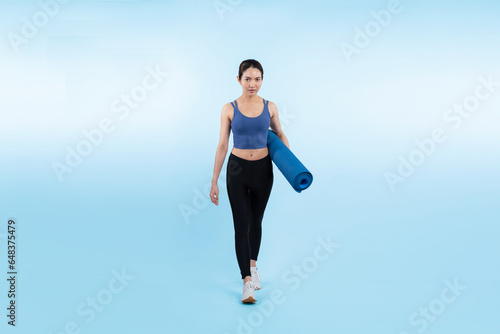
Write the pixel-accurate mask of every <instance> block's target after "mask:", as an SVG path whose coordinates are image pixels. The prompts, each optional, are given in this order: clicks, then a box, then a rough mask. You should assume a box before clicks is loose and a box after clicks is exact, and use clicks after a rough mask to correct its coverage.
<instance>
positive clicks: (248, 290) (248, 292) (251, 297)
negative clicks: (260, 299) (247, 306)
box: [241, 281, 257, 303]
mask: <svg viewBox="0 0 500 334" xmlns="http://www.w3.org/2000/svg"><path fill="white" fill-rule="evenodd" d="M256 301H257V299H255V286H254V285H253V283H252V281H248V282H246V283H245V284H244V285H243V296H242V297H241V302H242V303H255V302H256Z"/></svg>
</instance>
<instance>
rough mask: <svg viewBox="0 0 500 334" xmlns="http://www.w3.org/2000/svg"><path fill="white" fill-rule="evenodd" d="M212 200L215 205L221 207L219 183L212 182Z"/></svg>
mask: <svg viewBox="0 0 500 334" xmlns="http://www.w3.org/2000/svg"><path fill="white" fill-rule="evenodd" d="M210 200H211V201H212V203H214V204H215V205H219V187H217V183H213V182H212V188H211V189H210Z"/></svg>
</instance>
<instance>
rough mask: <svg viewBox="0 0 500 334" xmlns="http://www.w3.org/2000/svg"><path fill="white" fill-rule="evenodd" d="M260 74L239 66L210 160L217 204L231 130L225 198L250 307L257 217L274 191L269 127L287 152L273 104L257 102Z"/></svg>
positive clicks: (254, 66)
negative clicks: (237, 89)
mask: <svg viewBox="0 0 500 334" xmlns="http://www.w3.org/2000/svg"><path fill="white" fill-rule="evenodd" d="M263 78H264V70H263V69H262V66H261V64H260V63H259V62H258V61H256V60H254V59H247V60H245V61H243V62H242V63H241V64H240V68H239V73H238V76H237V79H238V82H239V84H240V85H241V88H242V89H243V92H242V94H241V96H240V97H239V98H237V99H236V100H234V101H233V102H231V103H227V104H226V105H224V107H223V108H222V116H221V129H220V139H219V145H218V146H217V153H216V155H215V166H214V175H213V179H212V188H211V189H210V199H211V201H212V202H213V203H214V204H215V205H219V188H218V187H217V180H218V178H219V174H220V171H221V169H222V165H223V164H224V159H225V157H226V154H227V148H228V141H229V134H230V132H231V129H232V130H233V149H232V150H231V154H230V155H229V159H228V162H227V174H226V184H227V194H228V196H229V202H230V204H231V211H232V213H233V223H234V232H235V248H236V258H237V260H238V265H239V267H240V273H241V278H242V279H243V296H242V298H241V301H242V302H243V303H254V302H256V301H257V300H256V299H255V292H254V290H255V289H257V290H258V289H260V287H261V284H260V276H259V273H258V271H257V256H258V254H259V248H260V241H261V235H262V218H263V217H264V210H265V208H266V205H267V201H268V199H269V195H270V194H271V188H272V186H273V178H274V176H273V165H272V160H271V157H270V156H269V151H268V148H267V134H268V131H269V126H271V129H272V130H273V131H274V132H275V133H276V134H277V136H278V137H279V138H280V139H281V140H282V141H283V143H284V144H285V145H286V146H287V147H288V148H290V146H289V144H288V140H287V138H286V137H285V134H284V133H283V131H282V130H281V125H280V122H279V118H278V109H277V107H276V105H275V104H274V103H273V102H270V101H266V100H264V99H263V98H261V97H259V96H258V95H257V93H258V92H259V89H260V86H261V84H262V80H263Z"/></svg>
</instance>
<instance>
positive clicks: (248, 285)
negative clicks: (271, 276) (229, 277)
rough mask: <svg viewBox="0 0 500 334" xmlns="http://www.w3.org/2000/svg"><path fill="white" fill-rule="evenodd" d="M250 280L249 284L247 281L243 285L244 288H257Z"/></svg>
mask: <svg viewBox="0 0 500 334" xmlns="http://www.w3.org/2000/svg"><path fill="white" fill-rule="evenodd" d="M248 282H250V283H248ZM248 282H247V283H248V284H247V283H245V284H244V285H243V289H244V290H251V289H255V286H254V285H253V283H252V281H248Z"/></svg>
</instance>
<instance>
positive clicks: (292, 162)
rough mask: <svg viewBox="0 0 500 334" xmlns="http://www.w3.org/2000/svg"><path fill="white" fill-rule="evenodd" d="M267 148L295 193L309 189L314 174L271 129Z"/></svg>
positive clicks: (268, 134)
mask: <svg viewBox="0 0 500 334" xmlns="http://www.w3.org/2000/svg"><path fill="white" fill-rule="evenodd" d="M267 147H268V149H269V155H270V156H271V160H272V161H273V162H274V164H275V165H276V166H277V167H278V169H279V170H280V171H281V173H282V174H283V176H285V178H286V179H287V180H288V182H289V183H290V184H291V185H292V188H293V189H295V191H297V192H299V193H300V192H301V191H302V190H305V189H307V188H309V186H310V185H311V183H312V180H313V176H312V174H311V173H310V172H309V171H308V170H307V168H306V167H305V166H304V165H303V164H302V163H301V162H300V161H299V159H297V157H296V156H295V155H294V154H293V153H292V151H290V149H289V148H288V147H286V145H285V143H283V142H282V141H281V139H279V137H278V136H277V135H276V133H275V132H274V131H273V130H271V129H269V132H268V133H267Z"/></svg>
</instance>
